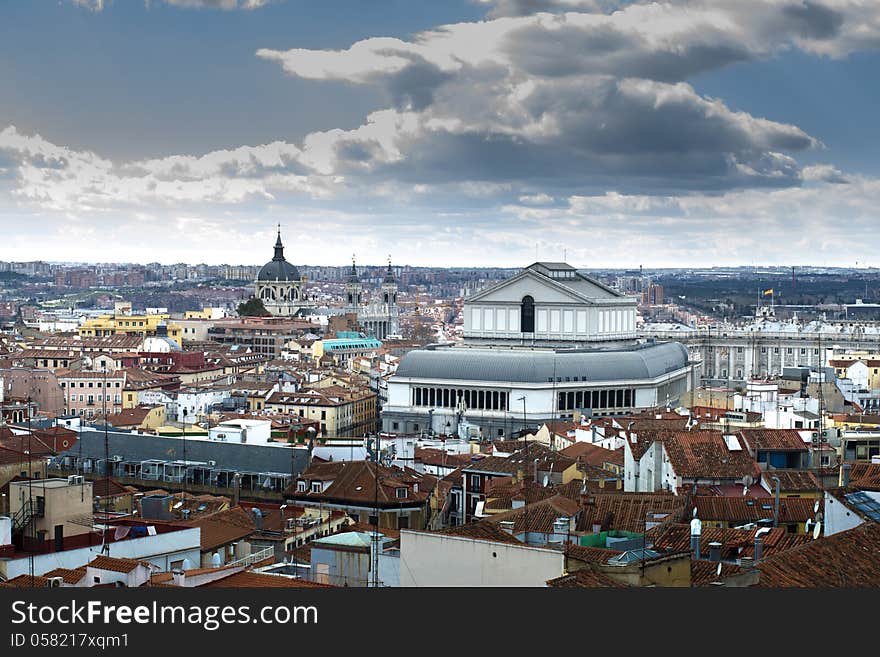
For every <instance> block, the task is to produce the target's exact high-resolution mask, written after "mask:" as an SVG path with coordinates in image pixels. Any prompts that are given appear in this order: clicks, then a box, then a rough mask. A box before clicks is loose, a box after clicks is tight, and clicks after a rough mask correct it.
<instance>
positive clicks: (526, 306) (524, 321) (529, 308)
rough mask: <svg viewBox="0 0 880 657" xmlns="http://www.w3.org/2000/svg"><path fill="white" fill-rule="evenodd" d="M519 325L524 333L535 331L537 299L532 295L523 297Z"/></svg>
mask: <svg viewBox="0 0 880 657" xmlns="http://www.w3.org/2000/svg"><path fill="white" fill-rule="evenodd" d="M519 325H520V330H521V331H522V332H523V333H534V332H535V300H534V299H533V298H532V297H530V296H525V297H523V300H522V305H521V306H520V311H519Z"/></svg>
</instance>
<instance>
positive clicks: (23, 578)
mask: <svg viewBox="0 0 880 657" xmlns="http://www.w3.org/2000/svg"><path fill="white" fill-rule="evenodd" d="M0 586H2V587H7V588H10V589H34V588H45V587H47V586H49V578H48V577H44V576H40V575H19V576H18V577H13V578H12V579H10V580H6V581H5V582H0Z"/></svg>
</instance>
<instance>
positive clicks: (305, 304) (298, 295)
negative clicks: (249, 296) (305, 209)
mask: <svg viewBox="0 0 880 657" xmlns="http://www.w3.org/2000/svg"><path fill="white" fill-rule="evenodd" d="M303 281H304V278H303V277H302V276H300V273H299V270H298V269H297V268H296V267H294V266H293V265H292V264H290V263H289V262H287V260H286V259H285V257H284V244H283V243H282V242H281V229H280V228H279V229H278V239H277V241H276V242H275V255H274V256H273V257H272V260H270V261H269V262H267V263H266V264H265V265H263V267H262V269H260V273H259V274H257V280H256V281H255V283H254V296H256V298H258V299H260V300H261V301H262V302H263V305H264V306H265V307H266V310H268V311H269V312H270V313H271V314H272V315H274V316H276V317H294V316H297V315H300V314H301V311H303V310H305V309H307V308H313V307H314V305H315V304H314V302H313V301H311V300H310V299H308V298H306V296H305V294H304V293H303V289H302V285H303Z"/></svg>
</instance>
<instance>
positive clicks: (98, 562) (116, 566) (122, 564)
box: [88, 555, 150, 573]
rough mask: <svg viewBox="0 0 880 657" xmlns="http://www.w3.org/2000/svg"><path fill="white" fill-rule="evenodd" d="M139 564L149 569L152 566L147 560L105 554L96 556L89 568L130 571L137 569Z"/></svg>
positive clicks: (117, 571)
mask: <svg viewBox="0 0 880 657" xmlns="http://www.w3.org/2000/svg"><path fill="white" fill-rule="evenodd" d="M138 566H143V567H144V568H147V569H149V568H150V564H149V563H148V562H146V561H138V560H137V559H120V558H118V557H105V556H103V555H101V556H98V557H95V558H94V559H92V561H91V562H90V563H89V564H88V567H89V568H95V569H97V570H109V571H112V572H114V573H130V572H132V571H134V570H135V569H137V567H138Z"/></svg>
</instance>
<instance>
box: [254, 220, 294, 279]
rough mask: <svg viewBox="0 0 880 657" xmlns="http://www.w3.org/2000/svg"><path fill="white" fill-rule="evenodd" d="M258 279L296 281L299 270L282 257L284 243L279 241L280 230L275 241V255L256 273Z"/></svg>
mask: <svg viewBox="0 0 880 657" xmlns="http://www.w3.org/2000/svg"><path fill="white" fill-rule="evenodd" d="M257 280H258V281H298V280H300V276H299V270H298V269H297V268H296V267H294V266H293V265H292V264H290V263H289V262H287V260H285V259H284V245H283V244H282V243H281V232H280V231H279V233H278V241H277V242H275V257H274V258H272V260H271V261H269V262H267V263H266V264H265V265H263V268H262V269H260V273H259V274H258V275H257Z"/></svg>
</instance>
